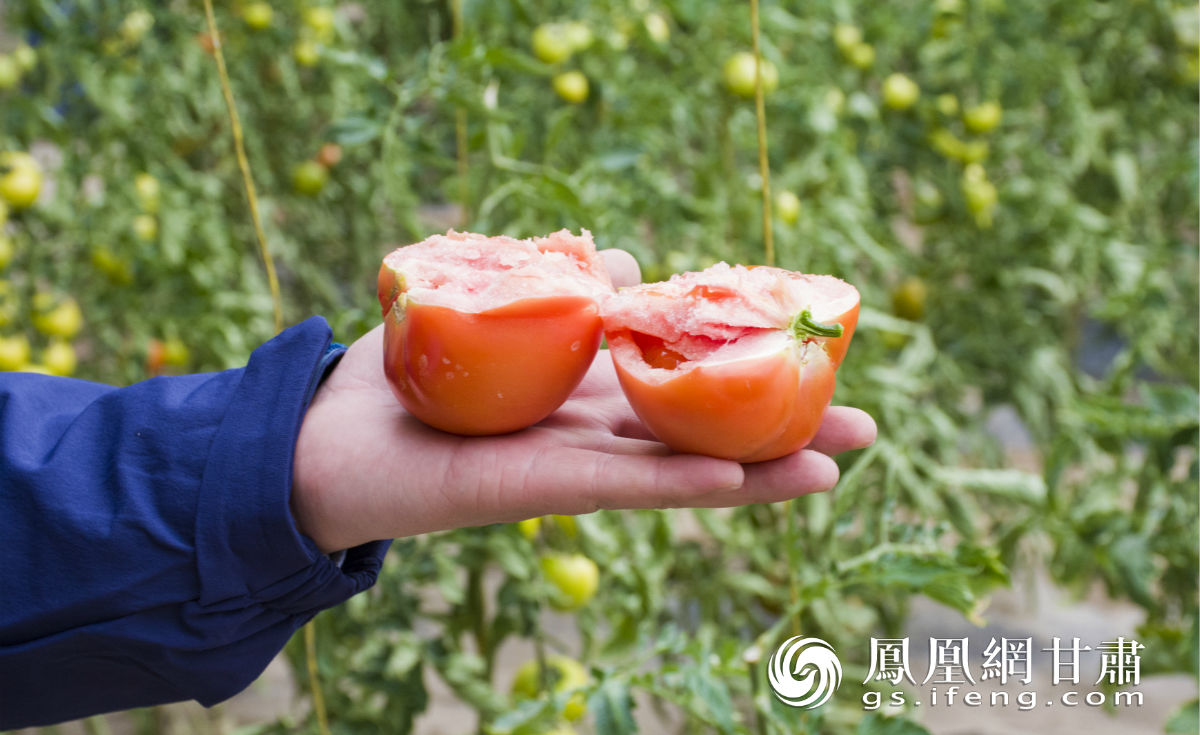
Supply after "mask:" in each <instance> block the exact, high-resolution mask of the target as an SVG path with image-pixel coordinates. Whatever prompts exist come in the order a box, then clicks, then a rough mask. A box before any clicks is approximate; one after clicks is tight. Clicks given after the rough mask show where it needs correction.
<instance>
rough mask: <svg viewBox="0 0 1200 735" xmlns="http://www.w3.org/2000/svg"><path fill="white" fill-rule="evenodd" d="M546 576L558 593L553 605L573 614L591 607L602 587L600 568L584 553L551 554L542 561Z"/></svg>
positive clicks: (552, 600)
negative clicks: (574, 611) (582, 608)
mask: <svg viewBox="0 0 1200 735" xmlns="http://www.w3.org/2000/svg"><path fill="white" fill-rule="evenodd" d="M540 564H541V567H542V574H543V575H545V577H546V580H547V581H548V582H550V584H552V585H553V586H554V590H555V592H556V594H555V595H554V596H553V597H551V599H550V606H551V607H553V608H554V609H556V610H562V611H565V612H570V611H573V610H578V609H579V608H581V607H583V606H584V605H586V604H588V602H589V601H591V599H592V598H593V597H595V596H596V589H597V587H599V586H600V569H599V567H597V566H596V562H594V561H592V560H591V559H589V558H587V557H586V556H584V555H583V554H562V553H550V554H546V555H544V556H542V558H541V560H540Z"/></svg>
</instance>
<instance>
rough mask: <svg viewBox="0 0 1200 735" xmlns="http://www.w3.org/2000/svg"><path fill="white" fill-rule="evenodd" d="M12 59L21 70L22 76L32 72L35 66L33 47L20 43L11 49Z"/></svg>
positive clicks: (35, 52) (35, 57) (35, 56)
mask: <svg viewBox="0 0 1200 735" xmlns="http://www.w3.org/2000/svg"><path fill="white" fill-rule="evenodd" d="M12 58H13V61H15V62H17V68H18V69H20V70H21V73H22V74H24V73H25V72H29V71H33V68H34V67H35V66H37V51H34V49H33V47H32V46H30V45H29V44H27V43H22V44H21V45H20V46H17V47H16V48H15V49H13V52H12Z"/></svg>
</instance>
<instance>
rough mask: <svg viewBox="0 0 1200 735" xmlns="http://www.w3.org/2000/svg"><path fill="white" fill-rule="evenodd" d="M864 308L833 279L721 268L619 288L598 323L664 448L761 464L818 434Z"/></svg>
mask: <svg viewBox="0 0 1200 735" xmlns="http://www.w3.org/2000/svg"><path fill="white" fill-rule="evenodd" d="M858 308H859V295H858V290H857V289H855V288H854V287H853V286H851V285H850V284H848V283H845V282H844V281H841V280H840V279H837V278H834V277H833V276H816V275H807V274H803V273H794V272H791V271H786V270H783V269H780V268H769V267H761V266H760V267H750V268H747V267H745V266H740V265H739V266H729V265H727V264H725V263H718V264H716V265H714V266H712V267H710V268H708V269H706V270H704V271H702V272H698V273H683V274H679V275H676V276H673V277H672V278H671V279H670V280H669V281H665V282H662V283H649V284H643V285H641V286H634V287H632V288H626V289H622V290H621V291H619V292H618V293H617V295H616V296H614V297H612V298H610V299H609V300H607V301H606V302H605V305H604V307H603V310H602V315H603V319H604V331H605V336H606V337H607V339H608V345H609V350H610V352H611V355H612V359H613V363H614V364H615V366H616V370H617V376H618V378H619V379H620V381H621V387H622V389H623V390H624V391H625V395H626V397H627V398H628V399H629V403H630V405H631V406H632V407H633V410H634V412H635V413H637V415H638V417H639V418H641V420H642V422H643V423H645V424H646V426H647V428H649V429H650V431H651V432H653V433H654V435H655V436H656V437H658V439H659V440H661V441H662V442H663V443H665V444H667V445H668V446H670V447H671V448H672V449H674V450H676V451H679V452H687V453H694V454H707V455H711V456H714V457H721V458H725V459H734V460H737V461H739V462H759V461H763V460H768V459H775V458H777V457H782V456H784V455H786V454H791V453H792V452H795V451H797V450H799V449H801V448H803V447H804V446H805V445H807V444H808V443H809V442H810V441H812V438H813V437H814V436H815V435H816V433H817V429H818V428H819V427H820V425H821V419H822V417H823V416H824V413H825V408H826V406H828V405H829V402H830V400H831V399H832V398H833V391H834V387H835V379H834V376H835V372H836V371H837V368H838V366H839V365H840V364H841V362H842V359H843V358H844V357H845V355H846V349H847V348H848V347H849V345H850V338H851V336H852V335H853V334H854V328H855V326H856V325H857V324H858Z"/></svg>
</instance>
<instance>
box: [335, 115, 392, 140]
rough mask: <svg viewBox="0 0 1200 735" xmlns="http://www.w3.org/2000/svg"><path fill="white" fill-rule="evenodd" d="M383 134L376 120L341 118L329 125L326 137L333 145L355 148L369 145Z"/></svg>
mask: <svg viewBox="0 0 1200 735" xmlns="http://www.w3.org/2000/svg"><path fill="white" fill-rule="evenodd" d="M382 132H383V128H382V126H381V125H380V124H379V121H378V120H373V119H371V118H368V117H363V116H353V117H343V118H341V119H340V120H334V121H333V122H332V123H331V124H330V125H329V131H328V133H327V135H328V136H329V139H330V140H332V141H334V142H335V143H340V144H342V145H344V146H357V145H363V144H364V143H370V142H371V141H373V140H375V139H376V138H378V137H379V136H380V134H381V133H382Z"/></svg>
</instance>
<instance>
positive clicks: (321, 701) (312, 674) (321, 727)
mask: <svg viewBox="0 0 1200 735" xmlns="http://www.w3.org/2000/svg"><path fill="white" fill-rule="evenodd" d="M304 659H305V663H307V664H308V685H309V689H310V690H311V691H312V698H313V712H314V713H315V714H316V716H317V730H318V731H319V732H320V733H321V735H329V715H328V714H326V712H325V697H324V696H323V695H322V694H321V678H320V675H319V673H318V672H317V629H316V627H315V626H314V624H313V621H311V620H310V621H308V623H307V624H305V626H304Z"/></svg>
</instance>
